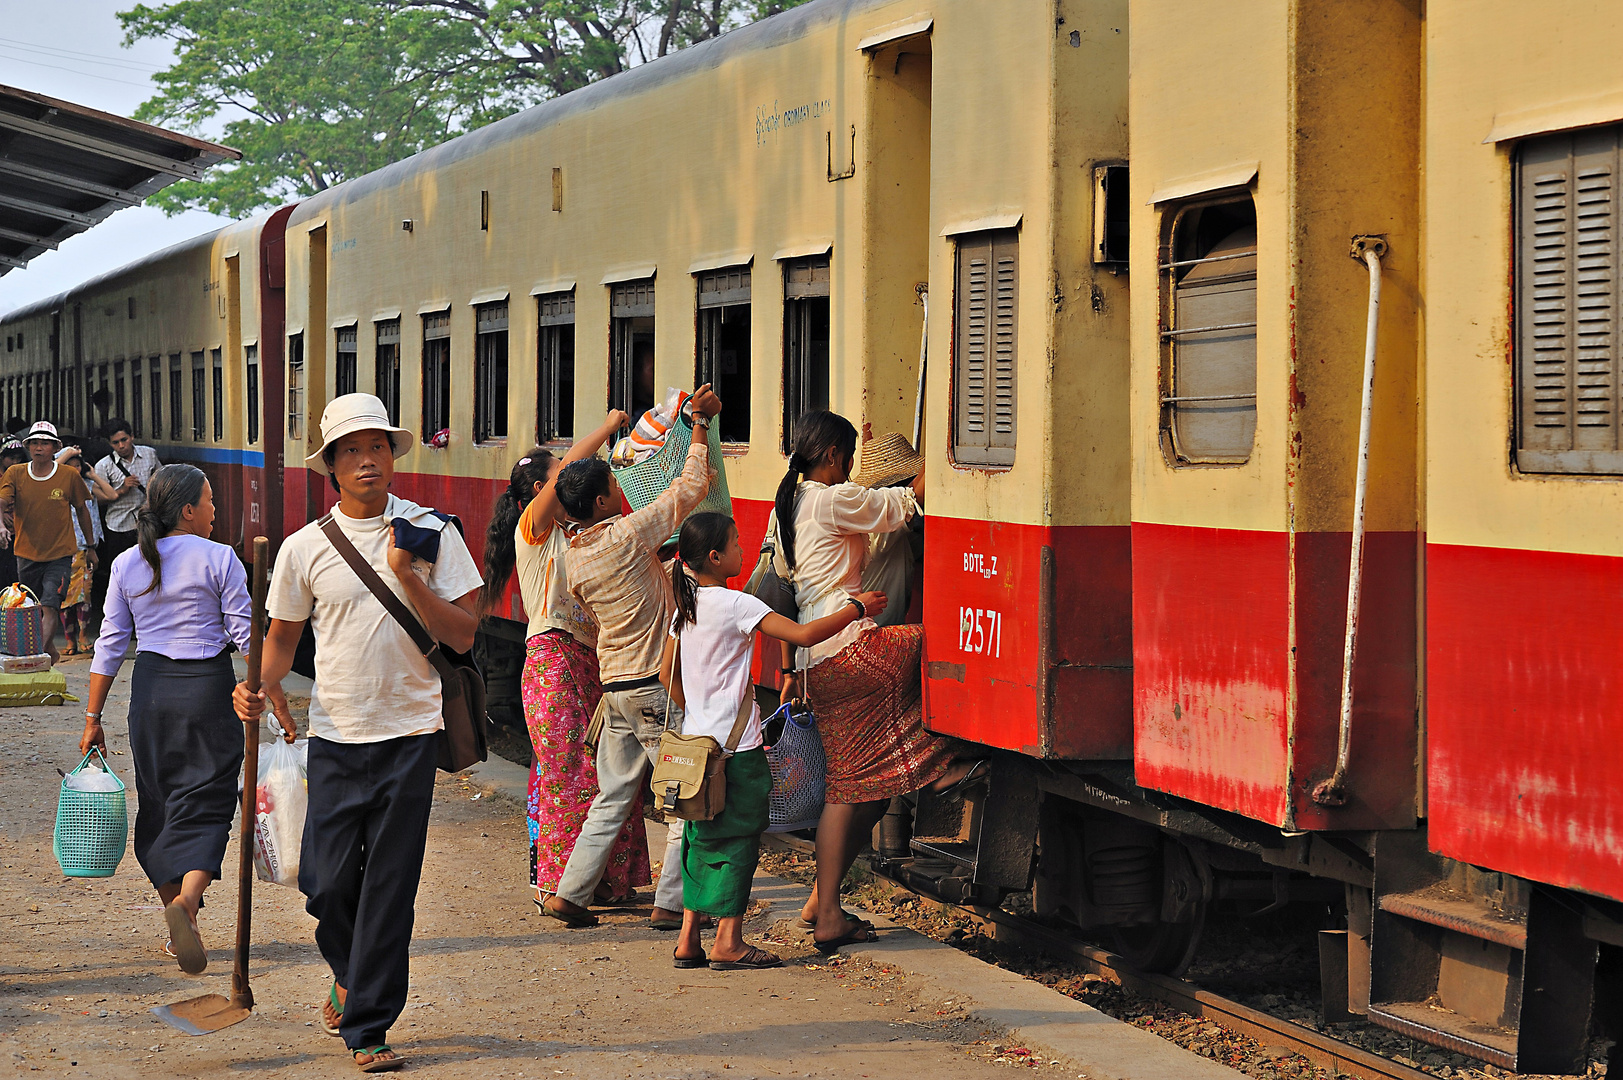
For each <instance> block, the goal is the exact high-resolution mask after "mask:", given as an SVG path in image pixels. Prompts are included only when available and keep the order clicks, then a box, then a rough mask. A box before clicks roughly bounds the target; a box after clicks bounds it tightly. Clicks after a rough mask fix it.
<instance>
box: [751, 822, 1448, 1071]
mask: <svg viewBox="0 0 1623 1080" xmlns="http://www.w3.org/2000/svg"><path fill="white" fill-rule="evenodd" d="M770 842H773V843H776V844H779V845H781V846H782V847H783V848H784V849H785V850H791V851H795V852H797V853H799V854H802V855H810V854H812V853H813V846H812V844H811V843H810V842H808V841H806V840H802V839H800V838H799V837H794V836H785V835H783V834H770ZM870 869H871V868H870ZM873 873H874V875H875V876H876V877H879V878H880V879H882V880H885V881H890V882H893V883H894V884H896V885H899V886H901V887H903V888H907V889H909V890H912V889H914V886H912V885H909V884H907V883H905V882H901V881H896V880H895V879H894V878H891V877H888V876H886V875H885V874H883V873H881V872H879V871H877V870H874V871H873ZM926 899H928V900H930V901H931V902H932V903H936V904H940V905H941V906H942V907H943V908H947V909H950V910H953V911H957V912H961V913H962V914H964V915H966V916H968V917H969V918H970V919H972V920H973V921H974V922H975V923H977V924H978V925H979V926H981V927H983V928H985V929H987V930H989V931H990V933H989V935H988V936H990V937H991V938H992V939H993V940H994V941H999V942H1002V943H1004V944H1007V945H1014V946H1016V947H1018V948H1025V949H1038V950H1042V951H1045V952H1047V953H1049V954H1050V955H1057V956H1061V957H1064V958H1066V959H1068V960H1071V961H1072V962H1074V963H1075V964H1076V966H1077V967H1078V968H1079V969H1081V970H1082V971H1083V972H1085V973H1087V974H1093V975H1098V976H1099V977H1101V978H1103V979H1106V980H1108V981H1110V982H1113V983H1115V984H1117V985H1118V986H1120V987H1122V988H1123V989H1124V990H1127V991H1129V992H1131V993H1134V994H1137V995H1139V996H1140V997H1144V998H1149V999H1152V1000H1154V1001H1159V1002H1162V1003H1164V1004H1166V1005H1170V1006H1172V1007H1173V1008H1175V1009H1179V1010H1180V1011H1182V1012H1185V1013H1188V1014H1189V1015H1190V1016H1192V1017H1196V1018H1198V1019H1204V1020H1208V1021H1210V1022H1212V1023H1214V1024H1218V1025H1220V1026H1222V1027H1225V1028H1228V1029H1229V1030H1230V1031H1233V1032H1235V1033H1237V1034H1240V1035H1245V1036H1247V1037H1249V1038H1252V1039H1255V1040H1256V1041H1257V1042H1259V1043H1261V1044H1263V1045H1264V1046H1273V1047H1280V1048H1283V1049H1285V1050H1288V1051H1290V1052H1291V1053H1293V1054H1299V1055H1301V1056H1302V1057H1304V1058H1306V1059H1307V1060H1308V1061H1310V1062H1312V1063H1313V1064H1314V1065H1316V1066H1318V1067H1320V1068H1324V1069H1331V1070H1334V1071H1336V1072H1338V1073H1340V1074H1342V1075H1344V1076H1348V1077H1354V1078H1356V1080H1435V1077H1433V1076H1432V1074H1430V1073H1427V1072H1424V1071H1422V1070H1420V1069H1414V1068H1410V1067H1409V1066H1407V1065H1403V1064H1400V1063H1398V1062H1396V1061H1393V1060H1392V1059H1391V1058H1386V1057H1382V1056H1381V1055H1379V1054H1374V1053H1371V1052H1369V1051H1368V1050H1364V1049H1362V1048H1360V1047H1357V1046H1353V1045H1351V1044H1349V1043H1344V1042H1342V1041H1340V1040H1339V1039H1334V1038H1331V1037H1330V1036H1328V1035H1325V1034H1323V1033H1322V1032H1318V1031H1314V1030H1312V1029H1311V1028H1306V1027H1303V1026H1302V1025H1300V1024H1296V1023H1293V1022H1291V1021H1289V1020H1283V1019H1280V1018H1279V1017H1276V1016H1270V1015H1269V1014H1267V1013H1265V1012H1262V1011H1261V1010H1258V1009H1253V1008H1251V1007H1250V1006H1249V1005H1243V1004H1241V1003H1240V1002H1238V1001H1233V1000H1231V999H1229V998H1225V997H1223V996H1222V995H1220V994H1214V993H1212V992H1211V991H1209V990H1202V989H1201V988H1200V987H1198V986H1196V985H1195V984H1194V983H1191V982H1189V981H1187V980H1184V979H1175V978H1172V977H1170V976H1167V975H1154V974H1149V973H1146V972H1142V971H1137V970H1135V969H1134V968H1132V967H1131V966H1130V965H1129V964H1128V963H1127V961H1126V960H1125V959H1123V958H1122V957H1121V956H1118V955H1117V954H1115V953H1113V952H1110V951H1109V950H1108V949H1101V948H1099V947H1097V946H1094V945H1089V944H1087V943H1086V942H1082V941H1077V940H1075V939H1073V938H1070V937H1067V936H1066V935H1065V934H1062V933H1059V932H1058V931H1055V930H1053V929H1050V928H1049V927H1046V926H1043V925H1042V924H1040V923H1038V922H1035V921H1033V920H1031V919H1027V918H1025V917H1023V916H1020V915H1016V914H1013V913H1012V912H1008V911H1004V910H1002V909H1001V908H988V907H983V906H981V905H979V904H954V903H949V902H947V901H944V900H940V899H937V898H936V897H926Z"/></svg>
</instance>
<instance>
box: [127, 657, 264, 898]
mask: <svg viewBox="0 0 1623 1080" xmlns="http://www.w3.org/2000/svg"><path fill="white" fill-rule="evenodd" d="M236 683H237V678H236V674H235V673H234V672H233V671H232V669H231V657H230V655H229V654H228V653H224V652H222V653H220V654H219V655H218V656H213V657H210V658H209V659H207V660H171V659H169V657H167V656H163V655H161V654H159V653H153V652H144V653H141V654H140V655H138V656H137V657H136V659H135V672H134V674H133V677H132V679H131V682H130V754H131V756H132V757H133V758H134V759H135V792H136V797H137V799H138V800H139V802H140V806H139V808H138V809H137V811H136V814H135V858H136V860H137V861H139V862H140V864H141V869H143V870H145V871H146V875H147V878H148V879H149V880H150V881H151V882H152V884H153V885H155V886H157V885H167V884H170V883H173V882H179V881H180V879H181V878H182V877H184V876H185V875H186V873H187V872H188V871H190V870H206V871H208V872H209V873H210V874H213V875H214V876H215V877H219V876H220V861H221V860H222V859H223V858H224V857H225V845H226V841H227V840H229V839H230V838H231V819H232V817H233V816H234V815H235V813H236V809H237V779H238V776H239V774H240V773H241V772H242V744H243V732H242V722H241V721H239V720H238V719H237V716H236V713H235V712H233V711H232V708H231V690H232V688H233V687H235V686H236Z"/></svg>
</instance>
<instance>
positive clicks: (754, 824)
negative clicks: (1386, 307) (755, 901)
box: [682, 747, 772, 919]
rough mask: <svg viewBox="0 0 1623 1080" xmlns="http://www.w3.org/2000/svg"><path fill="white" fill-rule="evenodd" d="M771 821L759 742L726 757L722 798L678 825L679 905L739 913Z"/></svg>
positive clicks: (724, 914) (720, 914)
mask: <svg viewBox="0 0 1623 1080" xmlns="http://www.w3.org/2000/svg"><path fill="white" fill-rule="evenodd" d="M771 823H772V768H771V766H769V765H768V764H767V761H766V751H765V750H762V749H761V748H760V747H756V748H755V749H754V750H745V751H744V752H743V753H739V754H734V755H733V756H732V757H730V758H728V759H727V802H726V804H725V805H724V806H723V807H722V810H721V813H719V814H717V815H716V816H715V817H714V818H711V819H710V820H709V821H690V822H688V823H687V825H686V826H685V827H684V828H683V829H682V906H683V907H685V908H687V909H688V910H689V911H697V912H699V913H700V914H702V915H710V916H713V917H715V918H718V919H731V918H735V917H737V916H739V915H742V914H744V909H745V908H746V907H748V906H749V902H750V883H751V882H752V881H753V880H754V878H755V864H756V863H758V862H759V861H760V859H761V834H762V833H764V832H766V827H767V826H768V825H770V824H771Z"/></svg>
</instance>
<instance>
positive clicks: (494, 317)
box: [473, 300, 507, 442]
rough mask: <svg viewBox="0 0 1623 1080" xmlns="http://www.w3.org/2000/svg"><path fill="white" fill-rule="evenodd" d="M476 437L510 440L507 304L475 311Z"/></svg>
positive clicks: (474, 401) (486, 305) (474, 416)
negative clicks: (508, 436) (508, 422)
mask: <svg viewBox="0 0 1623 1080" xmlns="http://www.w3.org/2000/svg"><path fill="white" fill-rule="evenodd" d="M474 330H475V335H476V336H475V338H474V369H473V437H474V441H475V442H491V441H493V440H497V439H505V438H507V302H506V301H505V300H504V301H502V302H501V303H497V304H480V305H479V306H478V307H477V308H475V309H474Z"/></svg>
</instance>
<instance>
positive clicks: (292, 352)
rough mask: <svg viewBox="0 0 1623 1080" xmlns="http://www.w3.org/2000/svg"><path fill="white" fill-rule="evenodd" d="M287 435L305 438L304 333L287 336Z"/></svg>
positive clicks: (290, 437) (295, 438)
mask: <svg viewBox="0 0 1623 1080" xmlns="http://www.w3.org/2000/svg"><path fill="white" fill-rule="evenodd" d="M287 437H288V438H289V439H294V440H298V439H302V438H304V335H303V334H289V335H288V336H287Z"/></svg>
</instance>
